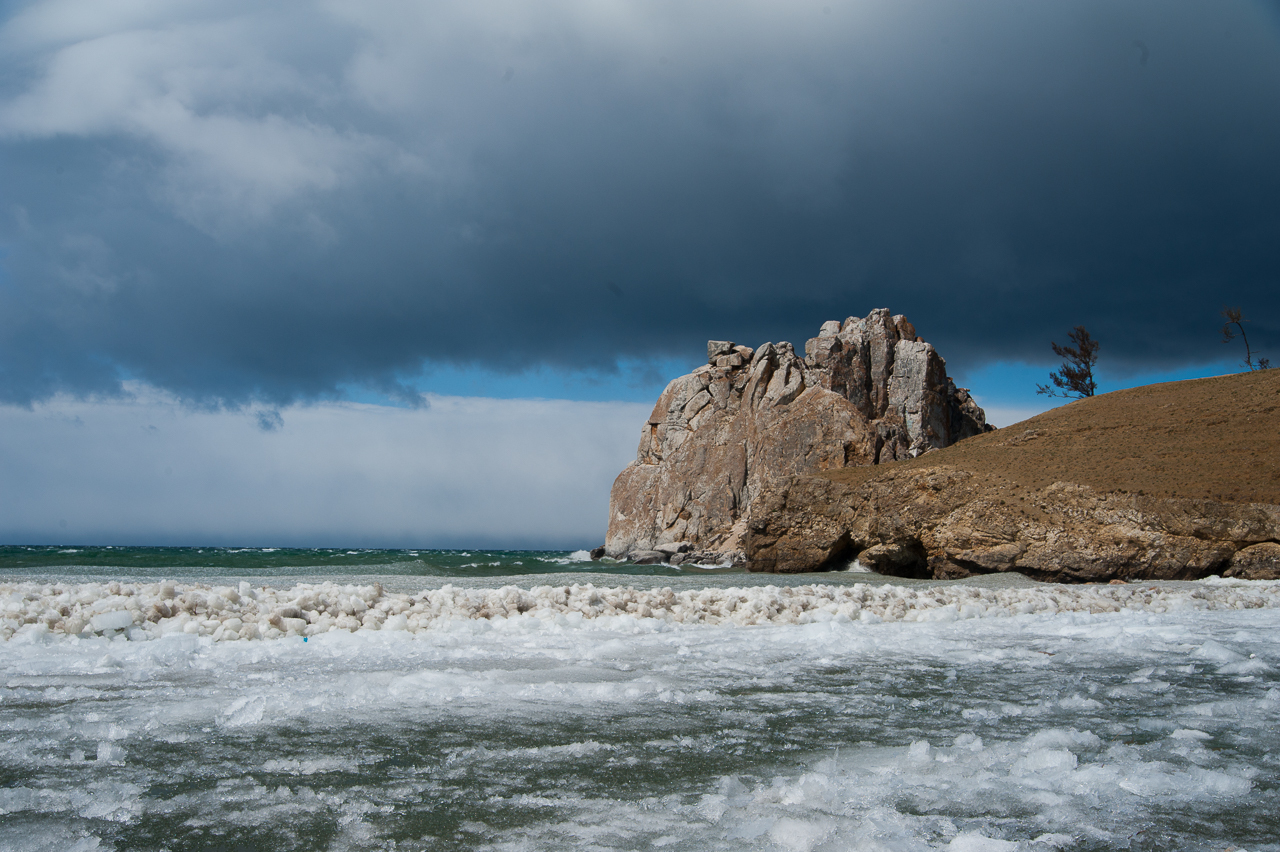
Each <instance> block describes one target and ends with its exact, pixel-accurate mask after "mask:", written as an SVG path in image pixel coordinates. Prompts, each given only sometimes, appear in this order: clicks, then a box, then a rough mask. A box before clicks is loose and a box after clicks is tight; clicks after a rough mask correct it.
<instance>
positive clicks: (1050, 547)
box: [745, 370, 1280, 582]
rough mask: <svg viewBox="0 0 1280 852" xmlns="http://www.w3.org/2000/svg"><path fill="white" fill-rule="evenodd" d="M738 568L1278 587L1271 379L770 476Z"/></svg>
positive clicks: (1149, 395) (1128, 399)
mask: <svg viewBox="0 0 1280 852" xmlns="http://www.w3.org/2000/svg"><path fill="white" fill-rule="evenodd" d="M745 542H746V552H747V557H748V567H749V568H750V569H751V570H755V571H778V572H797V571H813V570H821V569H824V568H834V567H839V568H843V567H845V566H846V565H848V564H849V563H850V562H851V561H852V560H854V559H855V558H856V559H857V560H858V561H859V562H860V563H861V564H862V565H863V566H864V567H866V568H869V569H871V570H875V571H877V572H880V573H884V574H892V575H897V576H908V577H921V578H924V577H933V578H938V579H947V578H956V577H965V576H970V575H974V574H986V573H993V572H998V571H1016V572H1020V573H1023V574H1026V575H1028V576H1030V577H1033V578H1036V579H1041V580H1053V581H1060V582H1061V581H1068V582H1069V581H1105V580H1112V579H1121V580H1142V579H1198V578H1201V577H1205V576H1209V575H1211V574H1222V575H1224V576H1233V577H1242V578H1248V579H1280V370H1267V371H1262V372H1254V373H1242V374H1238V375H1231V376H1221V377H1218V378H1211V379H1196V380H1192V381H1184V382H1170V383H1165V384H1158V385H1150V386H1147V387H1140V388H1133V389H1131V390H1124V391H1116V392H1114V393H1109V394H1105V395H1102V396H1097V397H1092V398H1090V399H1085V400H1079V401H1077V402H1072V403H1070V404H1068V405H1065V406H1063V407H1061V408H1057V409H1054V410H1053V411H1048V412H1046V413H1044V414H1041V415H1039V416H1037V417H1033V418H1031V419H1030V420H1026V421H1024V422H1022V423H1019V424H1016V425H1014V426H1010V427H1007V428H1005V429H1000V430H999V431H995V432H991V433H989V434H985V435H980V436H977V437H975V438H973V439H971V440H968V441H965V442H964V443H962V444H959V445H957V446H953V447H949V448H947V449H941V450H938V451H937V452H934V453H930V454H929V455H927V456H925V457H922V458H917V459H912V460H905V461H898V462H894V463H892V464H888V465H882V466H880V467H876V468H871V469H863V470H839V471H829V472H818V473H816V474H814V475H807V476H795V477H790V478H788V479H787V480H785V481H778V482H775V483H773V485H772V486H771V487H770V488H769V489H767V491H766V492H765V493H763V494H761V495H759V497H758V500H757V503H756V506H755V509H754V511H753V513H752V519H751V524H750V527H749V529H748V531H747V534H746V536H745Z"/></svg>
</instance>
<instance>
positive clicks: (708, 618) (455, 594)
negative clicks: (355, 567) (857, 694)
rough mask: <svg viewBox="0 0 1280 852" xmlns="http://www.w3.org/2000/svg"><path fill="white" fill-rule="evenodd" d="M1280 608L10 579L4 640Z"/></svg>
mask: <svg viewBox="0 0 1280 852" xmlns="http://www.w3.org/2000/svg"><path fill="white" fill-rule="evenodd" d="M1278 606H1280V582H1249V581H1238V580H1220V579H1217V578H1211V579H1209V580H1205V581H1199V582H1195V583H1140V584H1133V585H1124V586H1109V585H1108V586H1079V585H1076V586H1063V585H1034V586H1030V585H1028V586H1017V587H1012V588H999V587H995V588H991V587H983V586H975V585H966V584H954V585H927V586H910V585H890V584H870V583H855V584H853V585H834V584H806V585H802V586H775V585H768V586H732V587H707V588H684V589H673V588H671V587H669V586H667V587H660V588H636V587H635V586H627V587H597V586H595V585H592V584H590V583H588V584H579V583H573V584H569V585H538V586H533V587H530V588H522V587H519V586H516V585H505V586H502V587H500V588H475V587H465V588H464V587H458V586H454V585H444V586H442V587H440V588H437V589H428V590H423V591H421V592H418V593H416V594H410V593H405V592H393V591H388V590H386V589H384V588H383V586H382V585H381V584H378V583H374V584H371V585H351V584H347V585H343V584H339V583H334V582H323V583H302V584H297V585H294V586H292V587H290V588H272V587H266V586H257V587H254V586H252V585H251V584H250V583H248V582H244V581H242V582H240V583H239V584H238V585H237V586H230V585H211V584H204V583H191V582H186V583H177V582H155V583H121V582H106V583H97V582H90V583H36V582H21V583H7V584H0V638H3V639H5V640H12V639H14V638H17V639H36V638H38V637H45V636H48V637H52V636H59V635H60V636H64V637H72V636H91V635H107V636H117V637H126V638H128V639H130V640H145V639H150V638H154V637H157V636H162V635H165V634H170V633H186V634H194V635H198V636H209V637H212V638H213V639H214V640H215V641H223V640H254V639H278V638H284V637H288V636H303V637H310V636H316V635H320V634H323V633H328V632H330V631H359V630H393V631H409V632H420V631H429V630H434V629H438V628H441V627H443V626H445V625H447V624H449V623H451V622H455V621H471V620H485V621H488V622H490V623H491V624H492V625H494V626H502V627H504V628H507V629H542V628H547V627H551V628H555V627H559V628H566V627H573V626H575V625H580V624H581V623H583V622H584V621H586V620H599V619H606V620H612V621H611V622H607V624H608V626H611V627H613V628H615V629H617V628H622V627H624V626H625V625H626V624H631V625H632V626H633V627H634V628H636V629H644V627H643V625H645V624H647V625H648V626H649V627H650V628H656V627H661V626H663V625H737V626H744V627H745V626H753V625H765V624H809V623H815V622H823V621H833V620H834V621H863V622H879V621H889V622H894V621H906V622H910V621H952V620H957V619H969V618H1001V617H1009V616H1015V615H1026V614H1033V613H1034V614H1052V613H1058V612H1088V613H1107V612H1120V611H1131V612H1149V613H1163V612H1173V611H1179V610H1241V609H1257V608H1264V607H1265V608H1270V607H1278Z"/></svg>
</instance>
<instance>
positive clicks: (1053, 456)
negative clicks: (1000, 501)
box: [823, 369, 1280, 504]
mask: <svg viewBox="0 0 1280 852" xmlns="http://www.w3.org/2000/svg"><path fill="white" fill-rule="evenodd" d="M937 464H947V465H952V466H955V467H958V468H961V469H964V470H970V471H973V472H975V473H984V474H987V475H989V476H995V477H997V478H1003V479H1007V480H1009V482H1010V486H1011V488H1017V487H1018V486H1022V487H1030V488H1038V487H1043V486H1045V485H1049V484H1051V483H1054V482H1062V481H1065V482H1077V483H1081V484H1085V485H1089V486H1091V487H1093V488H1095V489H1097V490H1099V491H1103V492H1127V493H1141V494H1145V495H1151V496H1156V497H1207V498H1211V499H1215V500H1226V501H1232V502H1248V503H1272V504H1280V369H1273V370H1265V371H1260V372H1254V373H1239V374H1236V375H1231V376H1219V377H1216V378H1211V379H1193V380H1191V381H1185V382H1167V383H1164V384H1158V385H1148V386H1146V387H1140V388H1131V389H1129V390H1122V391H1114V392H1112V393H1108V394H1103V395H1101V396H1096V397H1093V398H1091V399H1084V400H1079V401H1076V402H1072V403H1069V404H1067V405H1064V406H1062V407H1061V408H1056V409H1054V410H1052V411H1047V412H1045V413H1044V414H1040V415H1037V416H1036V417H1032V418H1031V419H1029V420H1024V421H1022V422H1021V423H1016V424H1014V425H1012V426H1008V427H1006V428H1004V429H1000V430H998V431H995V432H990V433H987V434H985V435H979V436H977V437H974V438H969V439H967V440H965V441H961V442H960V443H958V444H956V445H954V446H952V447H948V448H946V449H944V450H937V451H934V452H931V453H929V454H927V455H926V456H922V457H921V458H918V459H913V460H910V461H905V462H897V463H894V464H891V465H885V466H881V467H879V468H876V467H870V468H865V467H864V468H845V469H842V470H835V471H831V472H828V473H825V474H823V476H825V477H827V478H829V479H831V480H834V481H836V482H843V483H847V484H850V485H853V484H857V483H859V482H864V481H867V480H868V479H871V478H874V477H875V476H877V475H878V474H880V473H884V472H885V468H894V469H899V470H900V469H903V468H911V467H924V466H933V465H937Z"/></svg>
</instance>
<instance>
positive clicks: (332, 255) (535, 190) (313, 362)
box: [0, 0, 1280, 440]
mask: <svg viewBox="0 0 1280 852" xmlns="http://www.w3.org/2000/svg"><path fill="white" fill-rule="evenodd" d="M6 9H7V11H6V12H5V13H4V14H3V18H2V19H0V57H2V58H0V152H2V154H0V402H5V403H17V404H22V405H25V404H30V403H33V402H38V401H40V400H47V399H50V398H52V397H54V396H55V395H58V394H69V395H71V396H72V397H94V396H95V395H97V396H102V395H108V396H109V395H111V394H113V393H119V392H121V389H122V387H124V385H122V382H142V383H145V384H147V385H149V386H152V387H154V388H159V389H162V390H163V391H165V392H167V393H170V394H173V395H176V396H177V397H179V398H181V399H183V400H187V401H190V402H195V403H198V404H203V405H224V404H227V405H233V406H234V405H243V404H252V403H264V404H266V405H268V406H272V405H289V404H291V403H293V402H296V401H308V400H323V399H334V398H342V397H343V396H344V395H347V394H348V393H349V389H350V388H351V387H356V386H358V387H364V388H371V389H374V390H377V391H379V392H382V393H386V394H390V395H396V394H401V395H405V396H413V395H414V394H416V393H418V392H419V391H431V390H433V389H438V387H433V384H432V382H433V375H434V373H433V371H437V372H439V371H449V370H471V369H478V370H485V371H492V372H493V373H495V374H502V373H504V372H517V373H518V372H519V371H521V370H526V369H533V370H550V371H552V372H556V371H561V372H564V371H569V372H572V371H582V370H586V371H596V372H598V373H600V374H602V375H609V374H610V373H611V372H612V371H616V370H617V369H618V367H619V364H628V363H635V362H643V361H644V360H645V359H671V358H681V357H685V355H686V354H687V353H688V352H690V351H693V352H696V351H697V349H698V347H699V346H700V344H701V342H702V341H704V340H705V339H706V338H708V337H717V338H733V339H736V340H741V341H745V342H749V343H751V344H752V345H755V344H757V343H759V342H763V341H764V340H779V339H789V340H793V341H801V342H802V341H803V340H804V339H805V338H806V337H809V336H812V334H814V333H815V331H816V329H817V326H818V324H819V323H820V322H821V321H823V320H825V319H829V318H832V317H841V318H842V317H844V316H848V315H850V314H858V315H863V314H865V313H866V312H867V311H868V310H870V309H871V308H875V307H880V306H885V307H889V308H890V309H892V310H893V311H895V312H899V313H906V314H907V315H908V316H909V317H910V318H911V319H912V320H913V322H914V323H915V324H916V325H917V327H918V328H919V329H920V332H921V334H923V335H924V336H925V338H926V339H928V340H930V341H931V342H933V343H935V344H936V345H937V346H938V348H939V350H940V351H941V352H942V353H943V355H945V356H946V357H947V358H948V359H949V361H950V362H951V363H952V364H955V363H957V362H962V363H964V364H968V365H971V368H972V369H979V368H981V367H982V365H985V364H993V363H1016V362H1036V363H1047V362H1048V361H1049V360H1050V359H1049V357H1048V356H1049V353H1048V351H1047V350H1048V346H1047V341H1048V340H1050V339H1058V340H1062V339H1064V337H1065V333H1066V331H1067V329H1069V328H1070V327H1071V326H1073V325H1075V324H1077V323H1083V324H1085V325H1087V326H1088V327H1089V328H1090V330H1091V331H1093V332H1094V335H1095V336H1096V337H1098V338H1099V339H1101V340H1102V341H1104V350H1103V352H1104V356H1105V359H1106V360H1107V364H1108V368H1109V369H1111V370H1113V371H1117V372H1124V371H1131V372H1135V373H1143V372H1148V373H1149V372H1153V371H1161V370H1166V371H1167V370H1176V369H1178V368H1181V367H1186V366H1188V365H1194V364H1205V363H1209V362H1215V361H1222V360H1224V358H1225V359H1230V360H1234V357H1235V355H1236V353H1235V352H1234V350H1232V351H1227V348H1226V347H1223V345H1222V344H1221V343H1220V342H1219V338H1218V334H1217V329H1218V327H1219V325H1220V319H1219V317H1218V311H1219V310H1220V309H1221V308H1222V307H1224V306H1226V305H1237V306H1240V307H1241V308H1243V309H1244V311H1245V313H1246V315H1247V316H1249V317H1250V318H1251V320H1252V322H1251V324H1250V326H1249V331H1250V339H1251V342H1253V343H1254V344H1255V349H1259V350H1262V351H1263V354H1269V355H1271V356H1272V358H1273V360H1280V286H1277V282H1278V281H1280V160H1277V158H1276V156H1275V152H1276V151H1277V150H1280V111H1277V110H1276V109H1275V104H1277V103H1280V13H1278V12H1277V10H1276V7H1275V6H1274V4H1270V3H1266V2H1246V0H1235V2H1223V3H1218V4H1213V5H1208V4H1200V3H1191V2H1154V0H1152V2H1139V0H1133V1H1132V2H1123V3H1112V2H1100V0H1095V2H1082V3H1077V4H1062V5H1027V4H1022V3H1015V2H1009V0H979V2H975V3H969V4H963V5H961V4H904V3H899V2H887V0H886V2H881V0H856V1H855V0H848V1H847V2H839V0H815V2H798V3H777V2H758V1H757V2H747V3H727V2H721V0H712V2H706V3H699V4H686V3H676V2H649V3H636V2H623V0H609V1H607V2H599V0H591V2H587V0H559V2H551V3H545V4H538V5H537V6H536V7H531V6H528V5H527V4H520V3H514V2H481V3H465V4H464V3H457V2H412V3H411V2H379V3H355V2H347V0H326V2H301V0H299V2H277V3H270V4H259V3H245V2H239V0H235V1H234V2H229V3H212V2H207V0H169V2H165V0H151V2H129V3H120V4H110V5H107V6H104V5H102V4H98V3H92V2H89V0H35V2H26V3H16V4H10V5H9V6H8V7H6ZM482 390H483V389H482ZM627 434H630V427H629V428H628V431H627ZM628 440H630V438H628Z"/></svg>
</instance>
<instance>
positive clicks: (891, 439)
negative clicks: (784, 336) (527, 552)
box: [605, 309, 990, 559]
mask: <svg viewBox="0 0 1280 852" xmlns="http://www.w3.org/2000/svg"><path fill="white" fill-rule="evenodd" d="M989 428H990V427H988V426H987V425H986V417H985V415H984V414H983V411H982V409H981V408H979V407H978V406H977V404H976V403H974V401H973V399H972V398H971V397H970V396H969V394H968V392H967V391H966V390H965V389H963V388H957V387H956V386H955V384H954V383H953V382H952V381H951V379H950V378H948V376H947V372H946V362H945V361H944V360H943V359H942V357H941V356H940V355H938V353H937V351H936V350H935V349H934V348H933V346H932V345H930V344H929V343H926V342H924V341H923V340H921V339H920V338H919V337H918V336H917V335H916V329H915V327H914V326H913V325H912V324H911V323H910V322H909V321H908V320H907V319H906V317H904V316H901V315H896V316H895V315H891V314H890V313H889V311H887V310H885V309H878V310H875V311H872V312H871V313H870V314H868V315H867V316H866V317H864V318H859V317H849V318H848V319H846V320H845V321H844V322H839V321H837V320H831V321H828V322H825V323H823V324H822V326H821V328H820V330H819V332H818V336H817V337H815V338H812V339H811V340H809V341H808V342H807V343H806V344H805V350H804V356H803V357H800V356H799V355H798V354H797V353H796V352H795V349H794V348H793V347H792V345H791V344H790V343H785V342H784V343H765V344H763V345H761V346H759V347H756V348H755V349H752V348H751V347H749V346H739V345H736V344H735V343H733V342H732V341H727V340H711V341H708V342H707V363H706V364H705V365H703V366H701V367H699V368H698V369H696V370H694V371H693V372H692V373H690V374H688V375H685V376H681V377H679V378H677V379H674V380H673V381H672V382H671V383H670V384H669V385H667V388H666V390H664V391H663V392H662V395H661V396H660V397H659V398H658V402H657V404H656V405H654V408H653V413H652V414H650V415H649V419H648V420H647V421H646V422H645V424H644V426H643V427H642V429H641V437H640V446H639V449H638V450H637V452H636V460H635V461H634V462H632V463H631V464H630V465H628V466H627V468H626V469H625V470H623V471H622V473H621V474H620V475H619V476H618V479H617V480H616V481H615V482H614V486H613V492H612V494H611V497H610V520H609V532H608V535H607V537H606V542H605V547H606V550H607V552H608V554H609V555H610V556H613V557H615V558H623V557H625V556H627V555H628V554H630V553H632V552H635V551H652V552H661V551H659V550H658V547H659V546H660V545H665V544H671V543H683V544H688V545H689V547H688V548H687V552H690V553H696V554H699V555H700V558H711V556H717V558H719V557H720V556H722V557H723V558H725V559H737V558H741V551H742V535H743V534H744V532H745V530H746V522H747V518H748V515H749V513H750V508H751V503H752V500H753V499H754V498H755V496H756V495H758V494H759V493H760V492H761V490H762V489H763V488H764V487H765V486H766V485H768V484H770V483H772V482H774V481H775V480H778V479H779V478H781V477H788V476H794V475H796V474H801V473H810V472H814V471H819V470H829V469H832V468H840V467H850V466H855V465H868V464H879V463H882V462H886V461H893V460H898V459H904V458H910V457H914V456H918V455H920V454H921V453H925V452H928V451H929V450H932V449H935V448H940V447H945V446H948V445H950V444H952V443H954V442H956V441H958V440H960V439H961V438H966V437H969V436H970V435H976V434H979V433H980V432H983V431H987V430H988V429H989ZM681 552H682V553H684V552H686V551H681Z"/></svg>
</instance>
